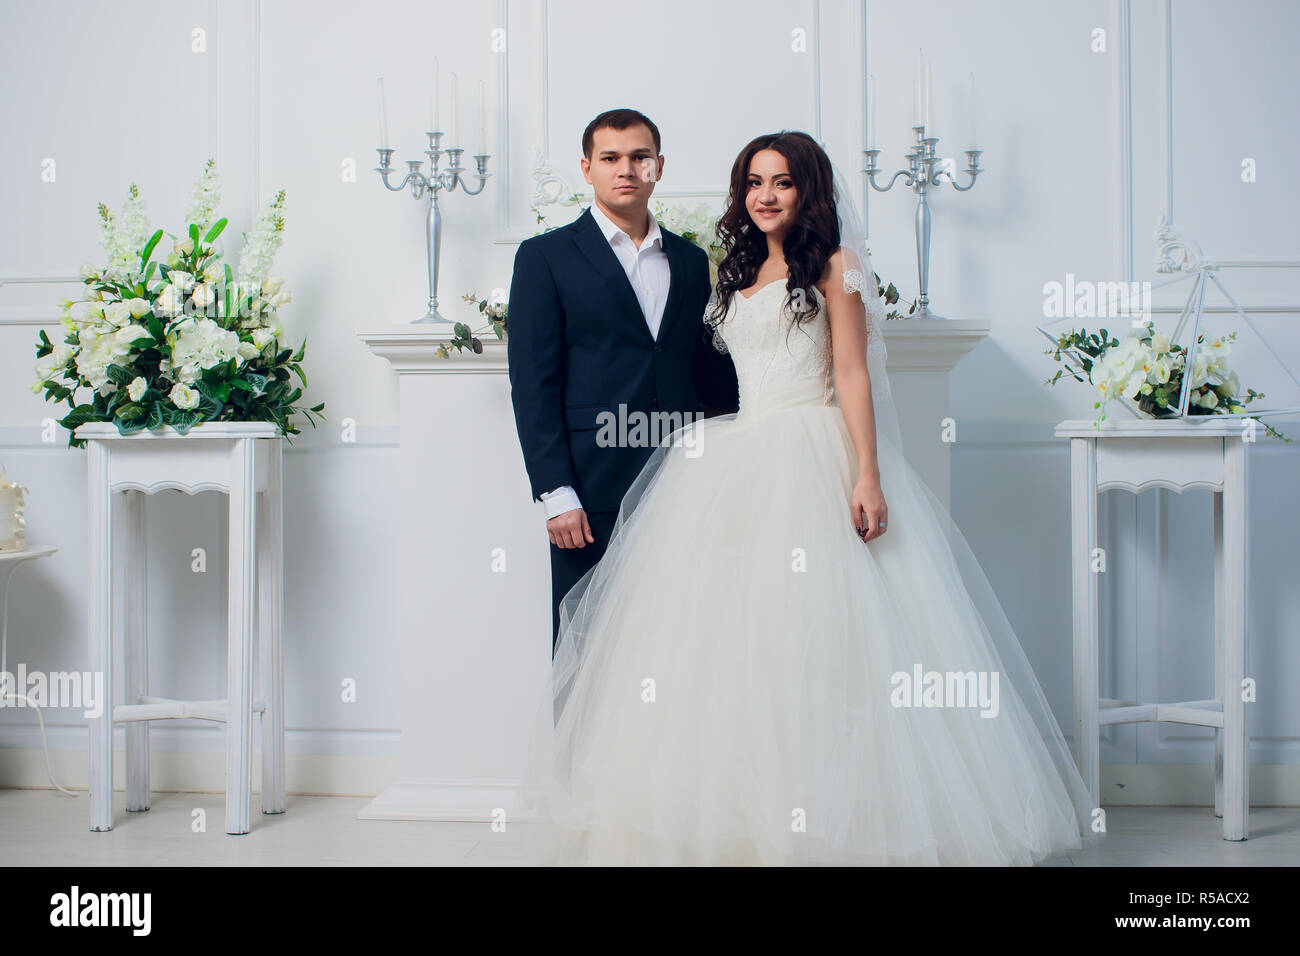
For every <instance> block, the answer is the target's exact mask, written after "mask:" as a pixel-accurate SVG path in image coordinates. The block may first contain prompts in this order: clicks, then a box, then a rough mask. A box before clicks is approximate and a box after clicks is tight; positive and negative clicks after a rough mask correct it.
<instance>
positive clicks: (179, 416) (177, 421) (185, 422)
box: [169, 408, 202, 435]
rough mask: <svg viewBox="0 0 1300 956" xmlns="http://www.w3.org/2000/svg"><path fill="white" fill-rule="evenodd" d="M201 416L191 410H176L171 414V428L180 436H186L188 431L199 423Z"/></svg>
mask: <svg viewBox="0 0 1300 956" xmlns="http://www.w3.org/2000/svg"><path fill="white" fill-rule="evenodd" d="M201 419H202V416H201V415H200V414H199V413H198V411H196V410H195V409H192V408H178V409H176V410H175V411H174V412H172V414H171V422H170V423H169V424H170V425H171V426H172V428H174V429H176V430H177V431H178V432H180V433H181V434H182V435H185V434H188V433H189V430H190V429H191V428H193V427H194V426H195V425H197V424H198V423H199V421H200V420H201Z"/></svg>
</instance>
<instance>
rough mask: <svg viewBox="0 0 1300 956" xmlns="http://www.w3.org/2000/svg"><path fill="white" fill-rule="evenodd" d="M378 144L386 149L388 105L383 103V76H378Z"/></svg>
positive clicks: (387, 144)
mask: <svg viewBox="0 0 1300 956" xmlns="http://www.w3.org/2000/svg"><path fill="white" fill-rule="evenodd" d="M378 85H379V145H380V147H382V148H384V149H387V148H388V146H389V143H388V107H387V105H385V103H384V78H383V77H382V76H381V77H380V78H379V84H378Z"/></svg>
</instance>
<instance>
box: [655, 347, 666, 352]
mask: <svg viewBox="0 0 1300 956" xmlns="http://www.w3.org/2000/svg"><path fill="white" fill-rule="evenodd" d="M663 350H664V347H663V346H662V345H656V346H655V351H656V352H662V351H663Z"/></svg>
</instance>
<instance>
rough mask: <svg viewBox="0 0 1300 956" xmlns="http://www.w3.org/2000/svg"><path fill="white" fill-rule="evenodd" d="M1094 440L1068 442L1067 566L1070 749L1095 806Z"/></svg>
mask: <svg viewBox="0 0 1300 956" xmlns="http://www.w3.org/2000/svg"><path fill="white" fill-rule="evenodd" d="M1096 547H1097V443H1096V442H1095V441H1094V440H1093V439H1089V438H1073V439H1071V440H1070V567H1071V575H1072V584H1073V596H1074V752H1075V762H1076V763H1077V764H1078V765H1079V774H1080V776H1082V777H1083V780H1084V783H1086V784H1087V785H1088V790H1089V792H1090V793H1091V794H1092V799H1093V803H1094V805H1095V806H1101V740H1100V714H1099V713H1098V706H1099V699H1100V696H1101V694H1100V687H1099V675H1098V663H1097V627H1098V625H1097V574H1098V572H1096V571H1094V570H1093V552H1094V550H1095V549H1096Z"/></svg>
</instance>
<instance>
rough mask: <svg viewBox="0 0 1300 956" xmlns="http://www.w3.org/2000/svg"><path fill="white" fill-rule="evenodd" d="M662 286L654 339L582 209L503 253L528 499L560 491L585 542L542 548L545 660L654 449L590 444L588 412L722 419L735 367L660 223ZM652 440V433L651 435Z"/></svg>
mask: <svg viewBox="0 0 1300 956" xmlns="http://www.w3.org/2000/svg"><path fill="white" fill-rule="evenodd" d="M660 231H661V233H662V235H663V249H664V253H665V255H666V256H667V258H668V266H669V271H670V273H671V276H672V278H671V280H670V283H669V291H668V300H667V302H666V304H665V306H664V314H663V319H662V321H661V323H660V326H659V334H658V337H657V338H656V337H654V336H652V335H651V334H650V328H649V325H648V324H647V322H646V317H645V315H644V314H643V313H642V311H641V306H640V303H639V302H638V301H637V297H636V293H635V292H634V291H633V290H632V286H631V283H630V282H629V281H628V278H627V274H626V273H625V272H624V271H623V267H622V265H621V264H620V263H619V261H618V257H617V256H616V255H615V254H614V250H613V249H611V248H610V246H609V242H608V241H607V240H606V239H605V236H604V234H603V233H602V232H601V230H600V226H599V225H598V224H597V223H596V221H595V219H594V218H592V215H591V212H590V211H589V210H588V211H585V212H583V214H582V215H581V216H579V217H578V218H577V219H575V220H574V221H573V222H571V223H569V224H568V225H567V226H561V227H560V228H558V229H553V230H552V231H550V232H548V233H545V234H543V235H540V236H534V237H533V238H531V239H526V240H525V241H524V242H523V243H521V244H520V246H519V250H518V252H517V253H516V254H515V268H514V278H513V280H512V281H511V284H510V312H509V319H508V324H507V327H508V333H507V336H506V342H507V354H508V356H509V367H510V397H511V401H512V403H513V405H514V411H515V426H516V428H517V429H518V432H519V444H520V447H521V448H522V450H523V456H524V465H525V467H526V468H527V471H528V479H529V483H530V485H531V487H532V495H533V498H534V499H535V500H539V501H540V500H541V495H542V493H543V492H547V491H554V490H555V489H556V488H559V487H561V486H562V485H571V486H572V487H573V489H574V490H575V491H576V492H577V493H578V498H579V499H580V500H581V502H582V506H583V509H584V510H585V511H586V513H587V520H588V523H589V524H590V525H591V533H592V536H593V537H594V538H595V539H596V540H595V542H594V543H592V544H587V545H586V547H583V548H559V547H557V546H556V545H554V544H552V545H551V604H552V620H551V628H552V638H551V640H552V653H554V649H555V641H556V640H557V639H558V637H559V622H560V617H559V603H560V600H561V599H562V598H563V597H564V595H565V594H567V593H568V591H569V589H570V588H572V587H573V585H574V584H576V583H577V582H578V579H579V578H581V577H582V576H583V575H584V574H585V573H586V572H587V571H588V570H590V569H591V567H593V566H594V565H595V564H596V562H597V561H599V560H600V558H601V557H602V556H603V555H604V553H605V546H606V545H607V544H608V541H609V535H610V534H611V533H612V531H613V526H614V520H615V518H616V517H617V516H618V509H619V505H620V503H621V502H622V500H623V495H624V493H626V491H627V490H628V488H629V487H630V486H631V484H632V481H633V480H634V479H635V478H636V476H637V475H638V474H639V473H640V471H641V468H642V466H644V464H645V462H646V460H647V459H648V458H649V457H650V453H651V452H652V451H653V450H654V449H653V446H651V445H649V444H648V443H647V444H645V445H642V446H640V447H616V446H609V447H601V446H599V445H598V444H597V443H596V435H597V430H598V428H599V427H600V424H601V422H600V421H598V420H597V415H598V414H599V413H600V412H603V411H608V412H610V413H612V414H613V416H614V420H615V422H617V421H618V420H619V418H620V413H619V406H620V405H622V406H624V409H625V413H631V412H636V411H640V412H643V413H646V414H647V415H650V414H651V413H654V412H679V413H688V412H689V413H696V414H698V413H703V414H705V415H717V414H723V413H726V412H734V411H736V410H737V408H738V406H739V398H738V394H737V386H736V373H735V368H734V366H733V365H732V363H731V359H730V357H729V356H726V355H722V354H720V353H719V352H718V351H717V350H716V349H714V348H713V345H712V332H711V330H710V329H709V328H708V327H707V326H706V325H705V324H704V321H703V319H704V312H705V309H706V307H707V306H708V301H709V294H710V288H709V264H708V258H707V257H706V256H705V254H704V251H703V250H702V249H700V248H699V247H698V246H695V245H694V244H692V243H690V242H688V241H687V240H685V239H683V238H682V237H681V236H678V235H676V234H675V233H671V232H669V231H668V230H666V229H663V228H662V227H661V229H660ZM661 434H662V433H661Z"/></svg>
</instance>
